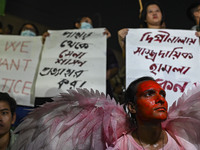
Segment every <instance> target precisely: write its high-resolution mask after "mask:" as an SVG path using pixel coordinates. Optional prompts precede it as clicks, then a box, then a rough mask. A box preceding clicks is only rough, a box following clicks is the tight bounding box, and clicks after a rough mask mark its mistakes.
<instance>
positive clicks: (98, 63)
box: [36, 29, 106, 97]
mask: <svg viewBox="0 0 200 150" xmlns="http://www.w3.org/2000/svg"><path fill="white" fill-rule="evenodd" d="M103 32H104V29H86V30H83V29H76V30H61V31H49V33H50V36H49V37H47V39H46V42H45V45H44V50H43V54H42V59H41V63H40V68H39V72H38V78H37V82H36V97H53V96H56V95H58V94H59V93H63V92H67V90H68V89H76V88H87V89H89V90H90V89H91V88H92V89H94V90H99V91H100V92H104V93H105V91H106V36H105V35H103Z"/></svg>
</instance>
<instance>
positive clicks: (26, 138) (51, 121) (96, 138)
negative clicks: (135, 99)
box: [13, 89, 129, 150]
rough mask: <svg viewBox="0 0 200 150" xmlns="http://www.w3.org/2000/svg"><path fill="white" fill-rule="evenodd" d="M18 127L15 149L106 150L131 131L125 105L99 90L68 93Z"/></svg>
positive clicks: (38, 110)
mask: <svg viewBox="0 0 200 150" xmlns="http://www.w3.org/2000/svg"><path fill="white" fill-rule="evenodd" d="M53 100H54V101H53V102H50V103H46V104H44V105H42V106H41V107H39V108H36V109H35V110H34V111H33V112H31V113H30V114H29V115H28V116H27V117H26V118H25V120H24V121H23V122H22V123H21V124H20V125H19V126H18V127H17V128H16V130H15V132H16V133H19V136H18V139H17V141H16V142H15V144H14V149H13V150H36V149H37V150H40V149H42V150H70V149H71V150H72V149H79V150H88V149H93V150H104V149H105V147H106V145H108V146H109V145H110V144H112V143H113V142H114V141H116V140H117V139H118V138H119V137H120V136H121V135H122V134H123V133H124V132H128V131H129V123H128V119H127V114H126V113H125V111H124V110H123V106H121V105H119V104H117V103H116V101H115V100H114V99H111V98H110V97H109V96H108V97H106V96H105V94H103V93H100V92H99V91H94V90H90V91H89V90H87V89H77V90H68V92H67V93H61V94H60V95H59V96H57V97H54V98H53Z"/></svg>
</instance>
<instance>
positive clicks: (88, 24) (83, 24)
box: [81, 22, 93, 29]
mask: <svg viewBox="0 0 200 150" xmlns="http://www.w3.org/2000/svg"><path fill="white" fill-rule="evenodd" d="M92 28H93V27H92V25H91V24H90V23H87V22H82V23H81V29H92Z"/></svg>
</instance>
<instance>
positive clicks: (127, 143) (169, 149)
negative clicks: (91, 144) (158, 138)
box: [106, 132, 197, 150]
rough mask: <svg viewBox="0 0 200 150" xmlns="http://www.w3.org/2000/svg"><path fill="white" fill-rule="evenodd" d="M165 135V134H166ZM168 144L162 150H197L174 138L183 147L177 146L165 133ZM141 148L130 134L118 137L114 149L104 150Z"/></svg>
mask: <svg viewBox="0 0 200 150" xmlns="http://www.w3.org/2000/svg"><path fill="white" fill-rule="evenodd" d="M166 133H167V132H166ZM167 138H168V142H167V144H166V145H165V146H164V150H183V149H184V150H197V149H196V148H195V147H194V145H192V144H191V143H189V142H188V141H186V140H184V139H182V138H180V137H176V138H177V139H178V141H179V142H180V144H181V145H182V146H183V147H182V148H181V147H180V146H179V145H178V143H177V142H176V141H175V140H174V139H173V138H172V137H171V136H170V135H169V134H168V133H167ZM142 149H143V147H142V146H140V145H139V144H138V143H137V142H136V141H135V140H134V139H133V137H132V136H131V134H124V135H123V136H122V137H120V138H119V139H118V140H117V142H116V143H115V146H114V147H108V148H107V149H106V150H142ZM159 150H162V149H159Z"/></svg>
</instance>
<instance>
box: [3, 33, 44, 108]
mask: <svg viewBox="0 0 200 150" xmlns="http://www.w3.org/2000/svg"><path fill="white" fill-rule="evenodd" d="M41 48H42V41H41V36H37V37H23V36H10V35H1V36H0V72H1V73H0V91H1V92H7V93H8V94H10V95H11V96H12V97H14V98H15V99H16V101H17V104H19V105H27V106H34V96H33V93H32V90H33V86H34V80H35V74H36V68H37V65H38V61H39V55H40V52H41Z"/></svg>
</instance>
